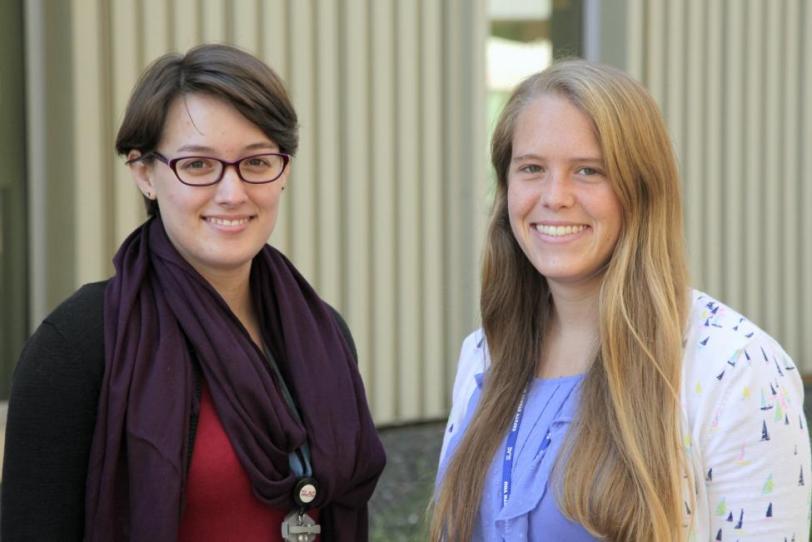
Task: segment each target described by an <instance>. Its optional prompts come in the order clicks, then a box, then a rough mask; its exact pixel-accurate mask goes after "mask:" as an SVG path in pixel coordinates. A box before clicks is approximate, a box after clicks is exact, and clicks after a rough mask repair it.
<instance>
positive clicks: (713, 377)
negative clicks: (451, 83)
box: [431, 61, 810, 541]
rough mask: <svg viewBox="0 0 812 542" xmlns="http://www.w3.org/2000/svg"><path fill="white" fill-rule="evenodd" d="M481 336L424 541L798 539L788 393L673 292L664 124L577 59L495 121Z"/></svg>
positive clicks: (787, 363) (678, 270) (463, 376)
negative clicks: (493, 187) (428, 534)
mask: <svg viewBox="0 0 812 542" xmlns="http://www.w3.org/2000/svg"><path fill="white" fill-rule="evenodd" d="M492 162H493V166H494V168H495V170H496V177H497V187H496V196H495V202H494V207H493V214H492V217H491V223H490V227H489V230H488V236H487V241H486V247H485V255H484V262H483V272H482V291H481V312H482V329H481V330H479V331H476V332H474V333H473V334H472V335H471V336H469V337H468V338H467V339H466V340H465V342H464V343H463V346H462V352H461V356H460V362H459V369H458V373H457V378H456V381H455V384H454V394H453V399H454V404H453V407H452V412H451V415H450V418H449V422H448V427H447V431H446V435H445V441H444V443H443V451H442V454H441V460H440V470H439V472H438V483H437V493H436V495H435V503H434V510H433V517H432V523H431V538H432V540H446V541H467V540H487V541H491V540H509V541H513V540H566V541H581V540H613V541H685V540H782V539H784V537H786V540H793V539H794V540H799V541H800V540H807V539H808V536H809V510H810V493H809V486H808V485H806V484H807V483H808V482H806V481H805V478H804V477H807V478H808V477H809V469H810V448H809V435H808V432H807V428H806V420H805V419H804V415H803V386H802V383H801V379H800V378H799V375H798V371H797V370H796V368H795V365H794V364H793V362H792V360H791V359H790V358H789V356H788V355H787V354H786V353H785V352H784V351H783V350H782V349H781V347H780V346H779V345H778V344H777V343H776V342H775V341H774V340H773V339H772V338H770V337H769V336H768V335H767V334H766V333H764V332H763V331H762V330H760V329H759V328H758V327H757V326H756V325H755V324H753V323H751V322H750V321H748V320H747V319H745V318H744V317H742V316H740V315H739V314H738V313H736V312H734V311H733V310H732V309H730V308H728V307H726V306H725V305H724V304H722V303H720V302H719V301H716V300H715V299H713V298H711V297H710V296H708V295H707V294H704V293H701V292H698V291H696V290H692V289H691V288H690V287H689V285H688V280H687V272H686V264H685V250H684V246H683V233H682V203H681V195H680V181H679V176H678V171H677V165H676V160H675V157H674V154H673V151H672V146H671V142H670V140H669V137H668V135H667V131H666V127H665V124H664V122H663V119H662V116H661V114H660V112H659V110H658V108H657V106H656V104H655V103H654V101H653V99H652V98H651V97H650V96H649V94H648V93H647V92H646V91H645V89H644V88H643V87H642V86H641V85H640V84H639V83H637V82H635V81H634V80H632V79H631V78H630V77H628V76H627V75H625V74H624V73H622V72H621V71H619V70H616V69H613V68H610V67H607V66H602V65H598V64H593V63H588V62H584V61H567V62H561V63H558V64H556V65H553V66H552V67H550V68H549V69H547V70H545V71H544V72H542V73H539V74H537V75H534V76H532V77H530V78H529V79H527V80H526V81H524V82H523V83H522V84H521V85H520V86H519V87H518V88H517V89H516V90H515V92H514V93H513V95H512V96H511V98H510V100H509V101H508V103H507V105H506V106H505V109H504V111H503V112H502V115H501V117H500V119H499V122H498V124H497V126H496V129H495V132H494V136H493V143H492Z"/></svg>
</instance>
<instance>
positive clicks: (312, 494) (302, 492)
mask: <svg viewBox="0 0 812 542" xmlns="http://www.w3.org/2000/svg"><path fill="white" fill-rule="evenodd" d="M317 493H318V489H317V488H316V481H315V480H314V479H313V478H302V479H301V480H299V481H298V482H297V483H296V487H294V489H293V498H294V500H295V501H296V504H299V505H300V506H301V505H306V504H310V503H311V502H313V501H314V500H315V499H316V494H317Z"/></svg>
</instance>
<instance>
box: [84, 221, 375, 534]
mask: <svg viewBox="0 0 812 542" xmlns="http://www.w3.org/2000/svg"><path fill="white" fill-rule="evenodd" d="M113 261H114V263H115V267H116V275H115V277H113V278H112V279H111V280H110V282H109V284H108V285H107V289H106V291H105V299H104V326H105V329H104V342H105V372H104V378H103V381H102V385H101V392H100V396H99V406H98V417H97V421H96V430H95V433H94V435H93V445H92V448H91V452H90V463H89V467H88V476H87V493H86V503H85V504H86V510H85V537H86V540H88V541H91V542H94V541H99V542H101V541H109V540H117V541H118V540H125V541H126V540H133V541H140V540H149V541H151V542H164V541H166V542H169V541H172V542H175V540H177V532H178V525H179V521H180V517H181V513H182V504H181V503H182V496H183V490H184V482H185V477H186V474H185V473H186V468H187V462H188V461H189V457H190V456H191V454H190V453H189V452H190V450H188V447H189V443H188V442H187V441H188V436H189V430H190V428H189V425H190V417H191V414H192V412H193V409H194V410H195V411H197V409H198V408H199V405H197V404H193V403H194V397H195V394H194V387H195V373H194V370H193V367H192V363H193V360H192V355H191V354H190V349H191V350H192V351H193V352H194V357H195V360H196V362H197V363H198V364H199V367H200V370H201V372H202V375H203V378H205V380H206V383H207V384H208V386H209V389H210V390H211V396H212V399H213V400H214V404H215V407H216V410H217V413H218V414H219V416H220V419H221V420H222V423H223V426H224V428H225V431H226V434H227V435H228V437H229V440H230V441H231V444H232V445H233V447H234V450H235V452H236V454H237V457H238V458H239V460H240V463H241V464H242V466H243V468H244V469H245V471H246V472H247V473H248V477H249V478H250V480H251V485H252V488H253V492H254V494H255V495H256V496H257V497H258V498H259V499H260V500H262V501H263V502H266V503H268V504H269V505H271V506H275V507H280V508H284V509H291V508H294V507H295V505H294V503H293V501H292V497H291V495H292V490H293V485H294V484H295V482H296V480H295V477H294V475H293V474H292V473H291V472H290V467H289V465H288V454H289V453H290V452H291V451H292V450H295V449H296V448H298V447H299V445H301V444H302V443H303V442H304V440H305V438H307V439H308V440H309V443H310V450H311V458H312V464H313V471H314V476H315V478H316V479H317V480H318V482H319V484H320V487H319V494H318V496H317V498H316V501H315V502H314V506H316V507H317V508H319V509H321V517H322V524H323V526H324V527H323V532H324V533H325V534H323V535H322V540H324V541H325V542H327V541H340V542H343V541H352V542H357V541H365V540H367V501H368V500H369V498H370V496H371V495H372V492H373V490H374V489H375V484H376V482H377V479H378V476H379V475H380V473H381V471H382V470H383V466H384V463H385V458H384V452H383V447H382V445H381V443H380V440H379V439H378V436H377V433H376V431H375V427H374V425H373V423H372V419H371V417H370V414H369V409H368V406H367V403H366V397H365V394H364V388H363V384H362V382H361V377H360V375H359V374H358V370H357V367H356V362H355V360H354V359H353V357H352V354H351V352H350V349H349V347H348V345H347V343H346V341H345V339H344V337H343V335H342V333H341V331H340V329H339V326H338V323H337V322H336V320H335V318H334V316H333V314H332V312H331V311H330V309H329V307H328V306H327V305H326V304H325V303H324V302H323V301H322V300H321V298H319V296H318V295H317V294H316V293H315V292H314V291H313V289H312V288H311V287H310V285H309V284H308V283H307V282H306V281H305V280H304V278H303V277H302V276H301V275H300V274H299V273H298V272H297V271H296V269H295V268H294V267H293V265H292V264H291V263H290V262H289V261H288V260H287V259H286V258H285V257H284V256H283V255H282V254H281V253H280V252H278V251H277V250H275V249H274V248H272V247H270V246H268V245H266V246H265V247H264V248H263V249H262V250H261V251H260V252H259V254H257V256H256V257H255V258H254V260H253V262H252V266H251V279H250V284H251V292H252V295H253V296H254V298H255V299H256V300H257V301H256V306H257V311H258V313H259V316H260V322H261V325H262V328H263V329H262V332H263V335H264V339H265V341H266V344H268V345H269V348H271V350H272V352H273V354H274V357H275V359H276V362H277V363H278V365H279V369H280V371H281V372H282V374H283V375H284V378H285V381H286V382H287V384H288V387H289V388H290V390H291V393H293V395H294V397H295V398H296V399H297V404H298V406H299V409H300V412H301V416H302V421H303V424H304V426H302V424H300V423H298V422H297V421H296V420H295V419H294V418H293V416H292V415H291V413H290V409H289V407H288V405H287V404H286V403H285V400H284V398H283V396H282V394H281V393H280V391H279V389H278V387H277V385H276V384H275V382H274V379H273V377H272V373H271V370H270V369H269V366H268V361H267V360H266V359H265V357H264V356H263V355H262V353H261V352H260V351H259V349H258V348H256V346H255V345H254V343H253V342H252V341H251V339H250V338H249V336H248V333H247V331H246V330H245V328H244V327H243V326H242V324H241V323H240V322H239V320H238V319H237V318H236V317H235V316H234V314H233V313H232V312H231V310H230V309H229V308H228V306H227V305H226V303H225V301H223V299H222V298H221V297H220V295H219V294H218V293H217V292H216V291H215V290H214V288H213V287H212V286H211V285H210V284H209V283H208V282H207V281H206V280H205V279H203V278H202V277H201V276H200V274H198V273H197V271H195V270H194V269H193V268H192V267H191V265H189V264H188V263H187V262H186V261H185V260H184V259H183V258H182V257H181V256H180V255H179V254H178V252H177V250H175V248H174V246H173V245H172V243H171V242H170V241H169V239H168V237H167V236H166V232H165V231H164V228H163V223H162V222H161V221H160V219H158V218H156V219H152V220H149V221H147V222H146V223H145V224H144V225H143V226H141V227H140V228H138V229H137V230H136V231H135V232H133V233H132V234H131V235H130V236H129V237H128V238H127V240H126V241H124V243H123V244H122V246H121V248H120V249H119V251H118V253H117V254H116V257H115V258H114V260H113ZM197 445H205V443H198V444H197Z"/></svg>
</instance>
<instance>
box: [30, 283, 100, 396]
mask: <svg viewBox="0 0 812 542" xmlns="http://www.w3.org/2000/svg"><path fill="white" fill-rule="evenodd" d="M106 285H107V282H106V281H104V282H95V283H92V284H86V285H84V286H82V287H81V288H79V290H77V291H76V292H75V293H74V294H73V295H71V296H70V297H69V298H68V299H66V300H65V301H63V302H62V303H61V304H60V305H59V306H58V307H57V308H56V309H54V310H53V312H51V314H49V315H48V316H47V317H45V319H44V320H43V321H42V323H41V324H40V325H39V327H38V328H37V329H36V330H35V331H34V333H33V335H31V337H30V338H29V339H28V341H27V342H26V344H25V347H24V349H23V352H22V354H21V355H20V360H19V363H18V365H17V367H16V369H15V374H14V384H15V385H24V383H25V382H27V381H28V382H30V381H31V380H32V378H33V379H34V380H36V381H39V380H40V379H41V378H42V377H44V376H46V375H52V376H55V375H59V376H60V377H65V378H67V381H62V384H63V385H68V384H69V383H70V382H71V380H72V379H73V378H85V377H90V378H91V379H93V380H94V381H95V380H98V381H100V380H101V377H102V374H103V372H104V289H105V287H106ZM29 377H30V378H29Z"/></svg>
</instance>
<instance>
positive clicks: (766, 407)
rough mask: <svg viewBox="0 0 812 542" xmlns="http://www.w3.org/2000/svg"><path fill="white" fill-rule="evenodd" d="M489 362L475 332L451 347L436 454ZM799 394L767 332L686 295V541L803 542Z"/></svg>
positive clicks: (805, 463) (810, 472) (703, 298)
mask: <svg viewBox="0 0 812 542" xmlns="http://www.w3.org/2000/svg"><path fill="white" fill-rule="evenodd" d="M488 363H489V361H488V353H487V345H486V344H485V341H484V337H483V333H482V330H477V331H475V332H474V333H472V334H471V335H469V336H468V338H466V340H465V341H464V342H463V345H462V351H461V352H460V360H459V366H458V369H457V376H456V379H455V382H454V390H453V404H452V409H451V414H450V416H449V420H448V425H447V428H446V432H445V438H444V440H443V451H442V452H441V457H443V456H444V455H445V451H446V446H447V444H448V441H449V437H450V436H451V434H452V432H453V428H455V427H459V426H460V422H461V421H462V417H463V415H464V414H465V410H466V407H467V405H468V402H469V400H470V398H471V394H472V393H473V391H474V389H475V387H476V382H475V380H474V376H475V375H476V374H478V373H481V372H483V371H484V370H485V368H486V367H487V365H488ZM803 398H804V392H803V383H802V381H801V377H800V375H799V371H798V370H797V369H796V367H795V364H794V363H793V361H792V359H790V357H789V356H788V355H787V354H786V352H784V350H783V349H782V348H781V346H780V345H779V344H778V343H777V342H776V341H775V340H774V339H773V338H772V337H770V336H769V335H767V333H765V332H764V331H762V330H761V329H759V328H758V327H757V326H756V325H755V324H753V323H752V322H750V321H749V320H747V319H746V318H744V317H743V316H741V315H740V314H739V313H737V312H736V311H734V310H733V309H731V308H729V307H727V306H726V305H724V304H723V303H721V302H719V301H717V300H715V299H713V298H712V297H710V296H708V295H707V294H704V293H702V292H699V291H694V292H693V303H692V307H691V312H690V316H689V323H688V328H687V332H686V338H685V355H684V357H683V383H682V390H681V399H682V404H683V415H684V418H683V420H684V429H683V432H684V439H685V449H686V453H687V454H688V455H689V457H690V463H691V464H692V466H693V474H694V478H695V480H694V484H695V487H696V492H697V495H696V500H695V505H694V507H693V508H694V509H693V510H691V509H690V508H689V506H688V505H687V504H686V506H685V514H686V515H685V524H686V526H687V528H689V529H690V531H689V535H688V540H690V541H696V542H699V541H706V540H707V541H731V542H735V541H739V542H745V541H753V542H755V541H758V542H772V541H776V542H793V541H794V542H802V541H803V542H806V541H807V540H809V524H810V519H812V514H810V509H812V493H810V489H812V459H810V443H809V432H808V430H807V425H806V419H805V417H804V412H803ZM640 415H641V416H642V415H656V411H655V412H652V413H643V412H641V413H640Z"/></svg>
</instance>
